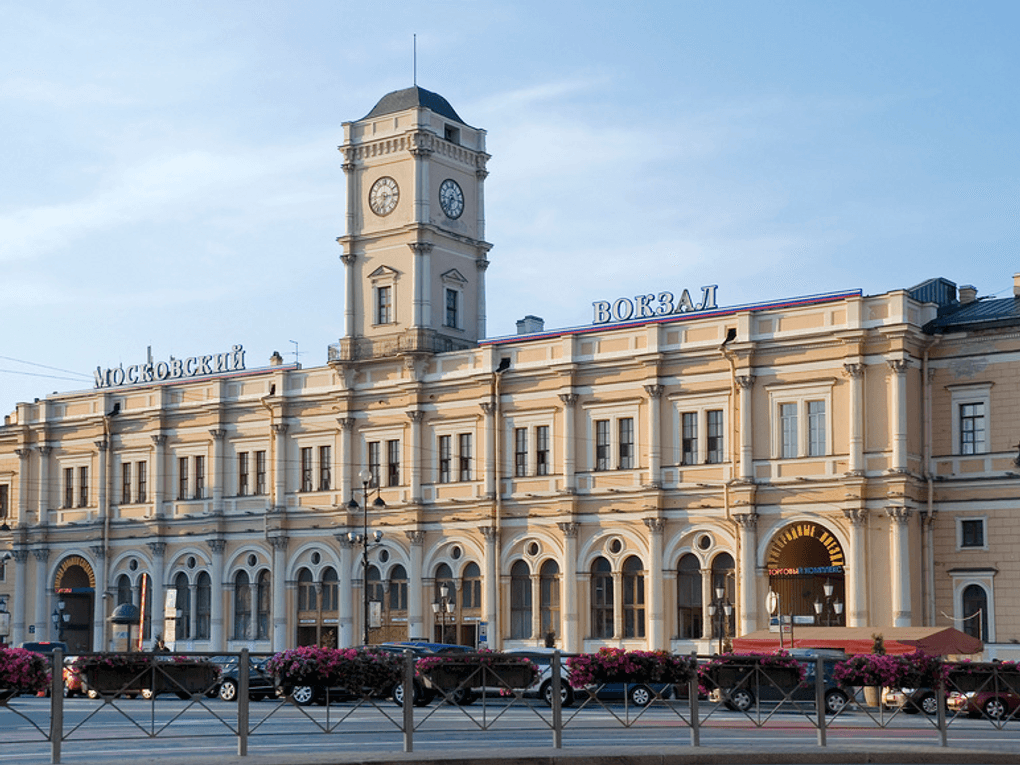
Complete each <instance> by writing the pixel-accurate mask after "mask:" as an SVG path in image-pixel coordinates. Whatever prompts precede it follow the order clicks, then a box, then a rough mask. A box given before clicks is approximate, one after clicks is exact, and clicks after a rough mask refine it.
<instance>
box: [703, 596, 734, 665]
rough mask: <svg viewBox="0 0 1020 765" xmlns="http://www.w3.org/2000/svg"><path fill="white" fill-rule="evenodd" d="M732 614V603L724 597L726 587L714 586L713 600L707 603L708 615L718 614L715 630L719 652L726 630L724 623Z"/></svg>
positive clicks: (727, 622)
mask: <svg viewBox="0 0 1020 765" xmlns="http://www.w3.org/2000/svg"><path fill="white" fill-rule="evenodd" d="M732 615H733V604H732V603H730V601H729V599H728V598H727V597H726V589H725V588H723V587H716V588H715V600H713V601H712V602H711V603H709V604H708V616H709V618H713V617H715V616H718V617H719V619H718V627H717V631H718V634H719V653H722V650H723V636H724V634H725V632H726V625H727V624H729V621H730V617H731V616H732Z"/></svg>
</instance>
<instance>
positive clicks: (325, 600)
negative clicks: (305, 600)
mask: <svg viewBox="0 0 1020 765" xmlns="http://www.w3.org/2000/svg"><path fill="white" fill-rule="evenodd" d="M336 583H337V579H336V569H335V568H333V567H332V566H327V567H326V568H324V569H323V570H322V610H323V611H336V607H337V606H336V597H337V591H336V586H337V584H336Z"/></svg>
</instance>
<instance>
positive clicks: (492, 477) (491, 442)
mask: <svg viewBox="0 0 1020 765" xmlns="http://www.w3.org/2000/svg"><path fill="white" fill-rule="evenodd" d="M478 406H480V407H481V409H482V412H484V413H485V425H484V429H485V430H484V433H482V447H483V448H484V449H485V457H484V459H485V462H484V464H485V496H486V497H488V498H489V499H495V497H496V438H497V435H496V404H495V402H492V401H483V402H482V403H481V404H479V405H478ZM451 469H452V468H451Z"/></svg>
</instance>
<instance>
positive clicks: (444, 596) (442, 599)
mask: <svg viewBox="0 0 1020 765" xmlns="http://www.w3.org/2000/svg"><path fill="white" fill-rule="evenodd" d="M454 608H455V605H454V602H453V598H451V597H450V588H449V586H448V585H446V584H441V585H440V586H439V600H437V601H436V602H434V603H433V604H432V613H433V614H436V615H438V616H439V619H440V625H441V631H440V633H439V642H440V643H446V642H449V641H447V639H446V615H447V614H450V615H451V617H452V616H453V610H454ZM451 621H452V618H451Z"/></svg>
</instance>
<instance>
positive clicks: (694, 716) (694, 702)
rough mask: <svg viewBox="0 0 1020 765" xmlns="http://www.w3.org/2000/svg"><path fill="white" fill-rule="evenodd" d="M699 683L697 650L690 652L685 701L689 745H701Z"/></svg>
mask: <svg viewBox="0 0 1020 765" xmlns="http://www.w3.org/2000/svg"><path fill="white" fill-rule="evenodd" d="M700 692H701V683H700V682H699V678H698V652H697V651H692V652H691V679H690V680H688V681H687V701H688V703H689V704H690V707H691V746H701V720H699V719H698V715H699V712H698V694H699V693H700Z"/></svg>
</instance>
